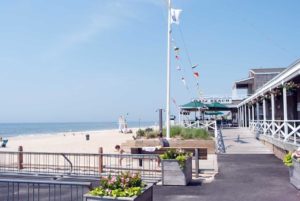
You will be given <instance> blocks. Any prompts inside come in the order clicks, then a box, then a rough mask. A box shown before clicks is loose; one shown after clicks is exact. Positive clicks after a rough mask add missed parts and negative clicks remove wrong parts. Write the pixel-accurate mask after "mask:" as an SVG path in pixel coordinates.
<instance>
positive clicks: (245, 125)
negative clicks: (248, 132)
mask: <svg viewBox="0 0 300 201" xmlns="http://www.w3.org/2000/svg"><path fill="white" fill-rule="evenodd" d="M246 107H247V105H246V104H245V105H244V127H247V108H246Z"/></svg>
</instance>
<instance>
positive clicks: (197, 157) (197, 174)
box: [195, 148, 199, 178]
mask: <svg viewBox="0 0 300 201" xmlns="http://www.w3.org/2000/svg"><path fill="white" fill-rule="evenodd" d="M195 168H196V178H198V177H199V149H198V148H197V149H195Z"/></svg>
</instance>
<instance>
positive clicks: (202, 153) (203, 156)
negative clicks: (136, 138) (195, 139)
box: [131, 147, 207, 160]
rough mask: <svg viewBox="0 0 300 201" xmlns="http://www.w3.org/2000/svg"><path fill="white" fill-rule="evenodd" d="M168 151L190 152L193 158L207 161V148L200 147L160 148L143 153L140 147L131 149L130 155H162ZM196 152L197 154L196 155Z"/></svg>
mask: <svg viewBox="0 0 300 201" xmlns="http://www.w3.org/2000/svg"><path fill="white" fill-rule="evenodd" d="M169 149H182V150H184V151H185V152H190V153H192V154H193V156H194V157H195V156H196V155H198V159H199V160H207V148H200V147H180V148H179V147H161V148H160V149H156V150H155V151H153V152H149V151H145V150H143V148H142V147H132V148H131V154H156V155H157V154H158V155H159V154H163V153H165V152H166V151H167V150H169ZM197 151H198V153H196V152H197Z"/></svg>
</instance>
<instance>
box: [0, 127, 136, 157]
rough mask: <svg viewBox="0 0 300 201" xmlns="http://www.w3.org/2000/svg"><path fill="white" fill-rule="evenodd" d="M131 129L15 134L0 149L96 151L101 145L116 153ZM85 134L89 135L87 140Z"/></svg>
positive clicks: (134, 130)
mask: <svg viewBox="0 0 300 201" xmlns="http://www.w3.org/2000/svg"><path fill="white" fill-rule="evenodd" d="M131 130H132V131H133V133H131V134H123V133H119V132H118V130H116V129H114V130H102V131H86V132H66V133H58V134H47V135H46V134H40V135H39V134H35V135H24V136H16V137H10V138H8V140H9V142H8V144H7V147H6V148H0V151H17V150H18V147H19V146H23V150H24V151H34V152H65V153H68V152H69V153H97V152H98V149H99V147H103V151H104V153H116V152H115V149H114V147H115V145H117V144H121V143H122V142H125V141H126V140H131V139H132V136H133V135H135V132H136V130H137V128H133V129H131ZM86 134H89V135H90V140H89V141H87V140H86V137H85V136H86Z"/></svg>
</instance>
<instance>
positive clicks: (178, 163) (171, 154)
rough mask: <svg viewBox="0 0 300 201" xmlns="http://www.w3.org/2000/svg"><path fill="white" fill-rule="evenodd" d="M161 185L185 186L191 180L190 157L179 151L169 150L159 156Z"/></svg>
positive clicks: (188, 154)
mask: <svg viewBox="0 0 300 201" xmlns="http://www.w3.org/2000/svg"><path fill="white" fill-rule="evenodd" d="M160 159H161V160H162V185H178V186H179V185H181V186H186V185H187V184H188V183H189V182H190V181H191V180H192V156H191V154H190V153H186V152H183V151H181V150H175V149H170V150H168V151H166V152H165V153H164V154H162V155H160Z"/></svg>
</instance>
